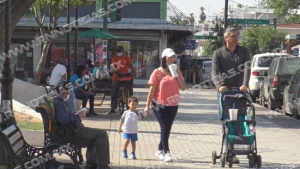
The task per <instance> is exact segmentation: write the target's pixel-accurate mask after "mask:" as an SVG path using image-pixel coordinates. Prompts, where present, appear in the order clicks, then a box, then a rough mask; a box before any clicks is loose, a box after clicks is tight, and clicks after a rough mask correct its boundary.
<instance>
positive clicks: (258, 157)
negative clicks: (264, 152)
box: [256, 155, 262, 168]
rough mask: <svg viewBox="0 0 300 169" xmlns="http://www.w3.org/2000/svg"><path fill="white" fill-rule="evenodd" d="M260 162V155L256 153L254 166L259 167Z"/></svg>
mask: <svg viewBox="0 0 300 169" xmlns="http://www.w3.org/2000/svg"><path fill="white" fill-rule="evenodd" d="M261 163H262V160H261V156H260V155H258V156H257V157H256V167H257V168H261Z"/></svg>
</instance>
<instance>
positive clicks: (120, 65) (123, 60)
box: [111, 55, 132, 81]
mask: <svg viewBox="0 0 300 169" xmlns="http://www.w3.org/2000/svg"><path fill="white" fill-rule="evenodd" d="M111 64H114V66H115V68H116V69H117V70H116V72H118V73H121V74H126V73H128V71H129V68H130V66H131V59H130V57H129V56H126V55H123V56H122V57H119V56H114V57H113V58H112V61H111ZM131 78H132V77H122V78H118V75H117V74H116V73H114V74H113V78H112V80H119V81H124V80H131Z"/></svg>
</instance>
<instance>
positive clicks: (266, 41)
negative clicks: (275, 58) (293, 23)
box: [258, 27, 286, 53]
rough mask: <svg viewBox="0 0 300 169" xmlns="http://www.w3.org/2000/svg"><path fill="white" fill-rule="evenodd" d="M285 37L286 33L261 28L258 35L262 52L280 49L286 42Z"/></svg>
mask: <svg viewBox="0 0 300 169" xmlns="http://www.w3.org/2000/svg"><path fill="white" fill-rule="evenodd" d="M285 36H286V33H285V32H284V31H281V30H278V29H273V27H266V28H261V30H260V31H259V35H258V45H259V50H260V52H262V53H265V52H272V51H273V50H274V49H276V48H280V47H281V44H282V43H284V41H285Z"/></svg>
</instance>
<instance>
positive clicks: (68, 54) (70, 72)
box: [66, 0, 72, 81]
mask: <svg viewBox="0 0 300 169" xmlns="http://www.w3.org/2000/svg"><path fill="white" fill-rule="evenodd" d="M67 18H68V24H69V25H70V0H68V7H67ZM69 29H71V28H69ZM66 55H67V58H68V66H67V76H68V81H70V78H71V76H72V67H71V56H70V32H68V33H67V46H66Z"/></svg>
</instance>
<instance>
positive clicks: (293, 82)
mask: <svg viewBox="0 0 300 169" xmlns="http://www.w3.org/2000/svg"><path fill="white" fill-rule="evenodd" d="M283 112H284V113H285V114H286V115H288V114H290V115H292V116H293V117H294V118H295V119H300V69H298V70H296V71H295V72H294V74H293V75H292V77H291V78H290V80H289V81H288V83H287V84H286V87H285V88H284V92H283Z"/></svg>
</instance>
